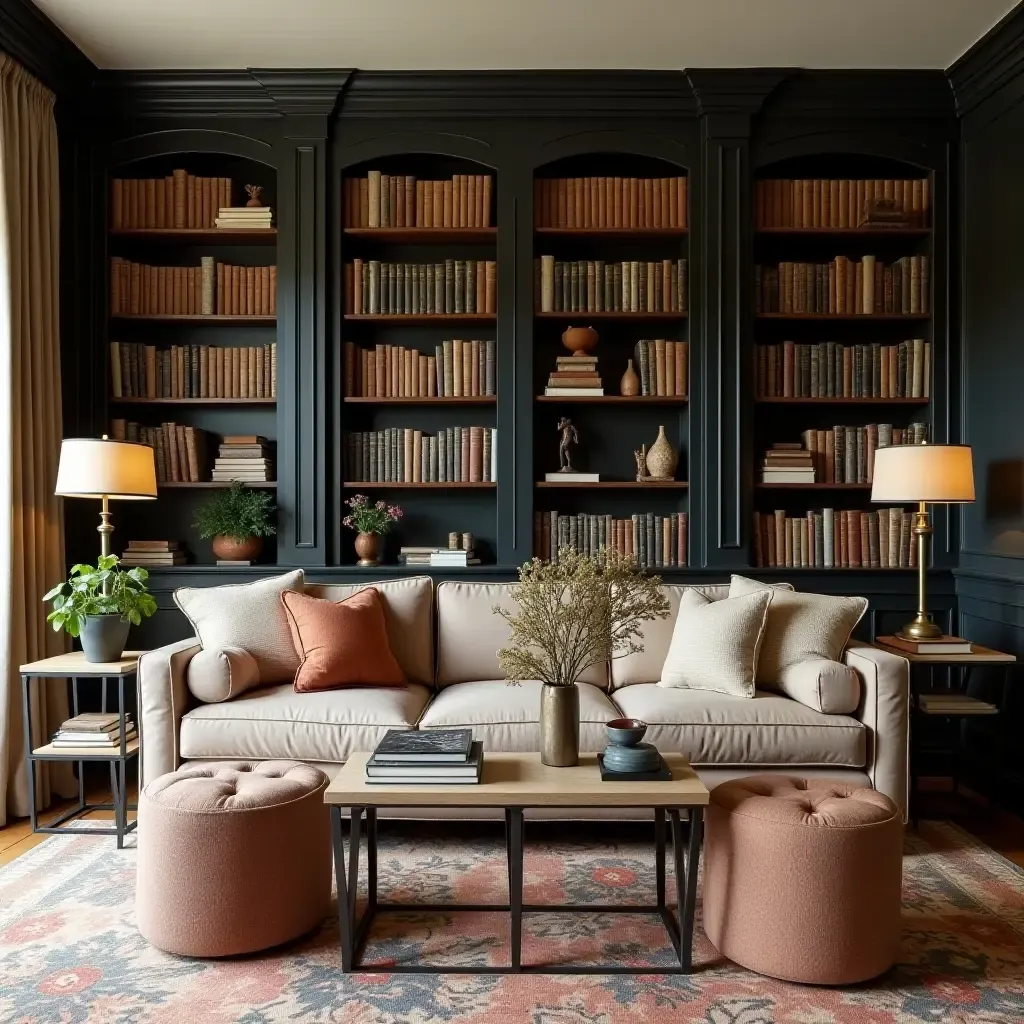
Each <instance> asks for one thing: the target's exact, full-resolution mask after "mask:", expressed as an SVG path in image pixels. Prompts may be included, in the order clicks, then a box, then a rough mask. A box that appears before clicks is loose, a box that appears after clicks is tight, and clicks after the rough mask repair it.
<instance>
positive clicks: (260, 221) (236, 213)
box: [217, 206, 274, 231]
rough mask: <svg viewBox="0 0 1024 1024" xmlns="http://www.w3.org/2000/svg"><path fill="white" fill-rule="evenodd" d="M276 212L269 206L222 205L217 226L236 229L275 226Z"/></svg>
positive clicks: (218, 212)
mask: <svg viewBox="0 0 1024 1024" xmlns="http://www.w3.org/2000/svg"><path fill="white" fill-rule="evenodd" d="M273 223H274V213H273V211H272V210H271V209H270V207H269V206H222V207H221V208H220V209H219V210H218V211H217V227H219V228H231V229H232V230H234V231H238V230H242V231H248V230H258V229H261V228H262V229H263V230H266V229H267V228H270V227H273Z"/></svg>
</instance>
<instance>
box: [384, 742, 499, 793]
mask: <svg viewBox="0 0 1024 1024" xmlns="http://www.w3.org/2000/svg"><path fill="white" fill-rule="evenodd" d="M483 767H484V745H483V743H482V742H480V741H479V740H476V741H474V740H473V731H472V730H471V729H430V730H424V731H419V730H415V729H388V731H387V732H386V733H384V738H383V739H382V740H381V741H380V743H378V744H377V747H376V749H375V750H374V752H373V753H372V754H371V755H370V757H369V759H368V760H367V762H366V781H367V782H368V783H371V784H374V785H386V784H388V783H392V784H400V785H403V786H410V785H452V786H471V785H475V784H476V783H478V782H479V781H480V775H481V772H482V771H483Z"/></svg>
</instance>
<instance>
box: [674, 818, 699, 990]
mask: <svg viewBox="0 0 1024 1024" xmlns="http://www.w3.org/2000/svg"><path fill="white" fill-rule="evenodd" d="M703 839H704V809H703V808H702V807H692V808H690V836H689V842H688V844H687V851H686V894H685V896H684V897H683V901H682V903H681V904H680V920H679V933H680V934H679V953H680V956H679V961H680V964H681V966H682V969H683V971H684V972H689V971H690V970H691V969H692V967H693V922H694V918H695V916H696V913H697V873H698V871H699V870H700V849H701V843H702V842H703Z"/></svg>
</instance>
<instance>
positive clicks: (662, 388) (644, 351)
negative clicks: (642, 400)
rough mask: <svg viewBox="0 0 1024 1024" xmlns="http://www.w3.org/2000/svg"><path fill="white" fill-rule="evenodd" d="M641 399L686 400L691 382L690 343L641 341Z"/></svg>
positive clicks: (636, 352)
mask: <svg viewBox="0 0 1024 1024" xmlns="http://www.w3.org/2000/svg"><path fill="white" fill-rule="evenodd" d="M634 355H635V357H636V368H637V373H639V374H640V394H641V395H663V396H668V397H670V398H671V397H675V396H678V397H679V398H685V397H686V395H687V393H688V391H689V380H690V343H689V342H687V341H667V340H665V339H664V338H658V339H656V340H655V341H638V342H637V343H636V348H635V349H634Z"/></svg>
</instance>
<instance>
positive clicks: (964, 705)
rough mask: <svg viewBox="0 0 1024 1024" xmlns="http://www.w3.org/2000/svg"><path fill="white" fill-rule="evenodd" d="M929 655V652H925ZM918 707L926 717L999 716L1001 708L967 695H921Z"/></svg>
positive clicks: (919, 695)
mask: <svg viewBox="0 0 1024 1024" xmlns="http://www.w3.org/2000/svg"><path fill="white" fill-rule="evenodd" d="M922 653H923V654H927V653H928V652H927V651H923V652H922ZM917 706H918V708H919V709H920V711H921V712H922V713H923V714H926V715H954V716H957V717H959V716H961V715H998V714H999V708H997V707H996V706H995V704H990V703H989V702H988V701H985V700H979V698H977V697H969V696H968V695H967V694H965V693H921V694H918V697H917Z"/></svg>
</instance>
